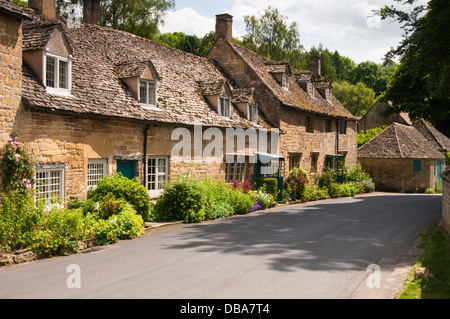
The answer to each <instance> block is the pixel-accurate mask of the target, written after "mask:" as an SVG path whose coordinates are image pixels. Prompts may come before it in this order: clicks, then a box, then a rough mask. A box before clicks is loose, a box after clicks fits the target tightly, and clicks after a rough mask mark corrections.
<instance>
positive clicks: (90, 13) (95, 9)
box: [83, 0, 100, 25]
mask: <svg viewBox="0 0 450 319" xmlns="http://www.w3.org/2000/svg"><path fill="white" fill-rule="evenodd" d="M83 22H84V23H88V24H96V25H98V24H99V23H100V0H84V1H83Z"/></svg>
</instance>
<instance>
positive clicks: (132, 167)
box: [117, 161, 136, 179]
mask: <svg viewBox="0 0 450 319" xmlns="http://www.w3.org/2000/svg"><path fill="white" fill-rule="evenodd" d="M117 173H122V175H123V176H125V177H126V178H129V179H133V178H135V177H136V162H135V161H117Z"/></svg>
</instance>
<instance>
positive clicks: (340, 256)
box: [165, 194, 442, 272]
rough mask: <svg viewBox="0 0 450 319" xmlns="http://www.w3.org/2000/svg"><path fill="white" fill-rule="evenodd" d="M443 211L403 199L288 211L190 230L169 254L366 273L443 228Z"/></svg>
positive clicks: (428, 201) (437, 203) (435, 201)
mask: <svg viewBox="0 0 450 319" xmlns="http://www.w3.org/2000/svg"><path fill="white" fill-rule="evenodd" d="M441 205H442V197H441V196H436V195H423V194H420V195H418V194H398V195H377V196H361V197H355V198H345V199H338V200H326V201H323V202H314V203H307V204H300V205H293V206H285V207H281V208H276V209H272V210H269V211H264V212H258V213H255V214H252V215H246V216H237V217H233V218H229V219H226V220H215V221H211V222H205V223H202V224H196V225H185V226H184V227H185V229H184V230H183V231H181V232H177V235H176V236H179V237H178V238H177V241H176V243H177V244H175V245H168V246H166V247H165V248H168V249H188V250H191V251H192V253H196V254H200V253H205V252H216V253H222V254H230V255H231V254H239V255H244V256H260V257H263V258H265V259H267V262H268V263H269V265H270V267H271V268H272V269H273V270H277V271H280V272H289V271H294V270H296V269H299V268H301V269H310V270H321V269H325V270H328V271H330V270H339V271H342V270H345V269H348V270H354V269H358V270H360V269H362V267H367V266H368V265H370V264H376V263H377V262H378V261H379V260H380V258H386V257H390V256H396V255H398V254H401V253H404V252H405V251H406V250H407V249H408V247H409V246H410V245H411V243H412V242H413V241H414V240H415V239H416V238H417V236H418V235H419V234H420V233H422V232H424V231H425V230H426V229H427V228H428V227H430V226H432V225H436V224H438V223H439V221H440V218H441Z"/></svg>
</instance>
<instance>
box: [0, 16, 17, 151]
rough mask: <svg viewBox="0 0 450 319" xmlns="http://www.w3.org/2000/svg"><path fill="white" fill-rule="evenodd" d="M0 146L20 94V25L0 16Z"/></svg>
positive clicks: (9, 125) (12, 118)
mask: <svg viewBox="0 0 450 319" xmlns="http://www.w3.org/2000/svg"><path fill="white" fill-rule="evenodd" d="M0 70H1V71H0V132H1V134H0V144H1V147H3V145H4V143H5V142H6V141H7V140H8V138H9V132H10V131H11V128H12V125H13V122H14V118H15V116H16V112H17V110H18V108H19V105H20V101H21V94H22V23H21V21H19V20H17V19H15V18H11V17H9V16H8V15H5V14H1V15H0Z"/></svg>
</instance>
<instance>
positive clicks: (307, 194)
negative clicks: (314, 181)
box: [303, 187, 319, 201]
mask: <svg viewBox="0 0 450 319" xmlns="http://www.w3.org/2000/svg"><path fill="white" fill-rule="evenodd" d="M303 198H304V200H305V201H317V200H319V193H318V192H317V190H316V189H315V188H313V187H306V188H305V191H304V193H303Z"/></svg>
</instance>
